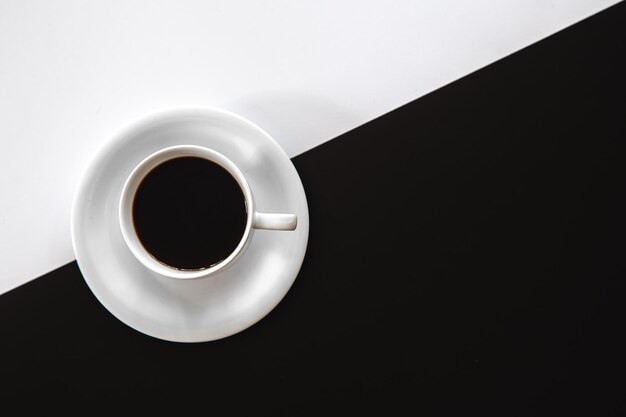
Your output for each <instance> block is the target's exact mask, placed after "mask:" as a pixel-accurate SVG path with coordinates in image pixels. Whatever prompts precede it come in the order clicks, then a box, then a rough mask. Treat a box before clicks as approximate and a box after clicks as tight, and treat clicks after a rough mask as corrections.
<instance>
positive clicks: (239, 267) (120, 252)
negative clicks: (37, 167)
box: [72, 109, 309, 342]
mask: <svg viewBox="0 0 626 417" xmlns="http://www.w3.org/2000/svg"><path fill="white" fill-rule="evenodd" d="M182 144H188V145H200V146H206V147H208V148H211V149H214V150H216V151H218V152H220V153H222V154H223V155H225V156H226V157H227V158H229V159H231V160H232V161H233V162H234V163H235V164H236V165H237V166H238V167H239V169H240V170H241V171H242V172H243V174H244V175H245V177H246V179H247V180H248V183H249V184H250V188H251V189H252V193H253V195H254V198H255V202H256V205H257V207H258V210H259V211H263V212H275V213H295V214H296V215H297V216H298V227H297V229H296V230H295V231H294V232H276V231H265V230H257V231H256V232H255V233H254V236H253V237H252V241H251V242H250V246H249V247H248V250H247V251H246V252H245V254H243V255H242V257H241V258H240V259H239V260H238V261H237V262H236V263H235V264H233V265H232V266H231V267H230V268H227V269H226V270H225V271H220V272H218V273H216V275H214V276H210V277H207V278H200V279H196V280H177V279H173V278H167V277H163V276H160V275H156V274H155V273H153V272H151V271H150V270H148V269H146V268H145V267H144V266H143V265H142V264H141V263H140V262H139V261H138V260H137V259H136V258H135V257H134V256H133V255H132V254H131V252H130V250H129V249H128V247H127V246H126V244H125V242H124V240H123V238H122V234H121V230H120V225H119V222H118V204H119V199H120V193H121V191H122V186H123V185H124V181H125V180H126V178H127V177H128V175H129V174H130V172H131V171H132V169H133V168H134V167H135V166H136V165H137V164H138V163H139V162H141V160H142V159H144V158H145V157H147V156H148V155H150V154H152V153H153V152H156V151H158V150H159V149H162V148H165V147H168V146H173V145H182ZM308 235H309V213H308V208H307V202H306V196H305V194H304V189H303V187H302V182H301V181H300V177H299V176H298V173H297V172H296V169H295V168H294V166H293V164H292V163H291V160H290V159H289V157H288V156H287V155H286V154H285V152H284V151H283V150H282V148H281V147H280V146H279V145H278V144H277V143H276V142H274V140H273V139H272V138H271V137H270V136H269V135H268V134H267V133H265V132H264V131H263V130H261V129H260V128H259V127H257V126H255V125H254V124H252V123H250V122H249V121H247V120H245V119H243V118H241V117H239V116H237V115H234V114H232V113H228V112H224V111H218V110H211V109H181V110H174V111H167V112H161V113H158V114H156V115H153V116H150V117H148V118H146V119H144V120H141V121H140V122H138V123H136V124H134V125H132V126H130V127H128V128H127V129H125V130H124V131H123V132H121V133H120V134H118V135H117V137H116V138H115V139H114V140H112V141H111V142H110V143H108V144H107V145H106V146H105V147H104V148H103V149H102V150H101V151H100V152H99V153H98V154H97V155H96V157H95V158H94V160H93V161H92V162H91V163H90V165H89V166H88V168H87V170H86V172H85V173H84V175H83V177H82V179H81V182H80V185H79V187H78V190H77V192H76V195H75V199H74V205H73V208H72V242H73V245H74V252H75V254H76V260H77V261H78V265H79V267H80V269H81V271H82V274H83V276H84V278H85V281H86V282H87V284H88V285H89V288H91V290H92V291H93V293H94V294H95V296H96V297H97V298H98V300H100V302H101V303H102V304H103V305H104V306H105V307H106V308H107V309H108V310H109V311H110V312H111V313H112V314H113V315H114V316H115V317H117V318H118V319H120V320H121V321H122V322H124V323H126V324H127V325H129V326H130V327H132V328H134V329H136V330H138V331H140V332H143V333H145V334H148V335H150V336H154V337H157V338H160V339H165V340H171V341H177V342H203V341H209V340H215V339H220V338H223V337H226V336H230V335H232V334H234V333H237V332H240V331H242V330H244V329H246V328H247V327H249V326H251V325H252V324H254V323H256V322H257V321H259V320H260V319H261V318H263V317H264V316H265V315H266V314H268V313H269V312H270V311H271V310H272V309H273V308H274V307H275V306H276V305H277V304H278V303H279V302H280V301H281V300H282V298H283V297H284V296H285V294H286V293H287V291H288V290H289V288H290V287H291V285H292V284H293V282H294V280H295V279H296V276H297V275H298V271H299V270H300V266H301V265H302V261H303V259H304V254H305V251H306V246H307V240H308Z"/></svg>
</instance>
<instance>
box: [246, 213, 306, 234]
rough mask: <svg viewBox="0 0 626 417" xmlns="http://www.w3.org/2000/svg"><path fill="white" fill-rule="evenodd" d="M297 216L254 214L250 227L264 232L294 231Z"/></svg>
mask: <svg viewBox="0 0 626 417" xmlns="http://www.w3.org/2000/svg"><path fill="white" fill-rule="evenodd" d="M297 225H298V216H296V215H295V214H281V213H259V212H255V213H254V217H253V221H252V227H254V228H255V229H264V230H296V226H297Z"/></svg>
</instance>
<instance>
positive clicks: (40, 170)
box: [0, 0, 617, 293]
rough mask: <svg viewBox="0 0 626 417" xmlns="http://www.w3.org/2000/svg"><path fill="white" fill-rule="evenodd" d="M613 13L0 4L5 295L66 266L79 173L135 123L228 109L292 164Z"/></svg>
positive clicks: (504, 4)
mask: <svg viewBox="0 0 626 417" xmlns="http://www.w3.org/2000/svg"><path fill="white" fill-rule="evenodd" d="M614 3H617V1H614V0H553V1H548V0H472V1H467V0H421V1H416V0H407V1H399V0H394V1H382V0H381V1H364V0H350V1H293V0H291V1H288V0H281V1H232V0H230V1H215V0H213V1H194V0H172V1H153V0H150V1H147V0H145V1H111V0H107V1H105V0H102V1H86V0H76V1H68V0H57V1H45V0H41V1H25V0H0V145H1V148H0V149H1V150H0V293H2V292H5V291H7V290H9V289H11V288H14V287H15V286H17V285H19V284H22V283H24V282H26V281H28V280H30V279H33V278H36V277H37V276H39V275H41V274H44V273H46V272H48V271H50V270H52V269H54V268H56V267H58V266H61V265H63V264H65V263H67V262H69V261H71V260H72V259H73V253H72V249H71V242H70V226H69V219H70V205H71V200H72V195H73V192H74V187H75V185H76V184H77V181H78V178H79V176H80V173H81V171H82V170H83V168H84V166H85V164H86V163H87V162H88V161H89V158H90V157H91V156H92V155H93V154H94V152H96V151H97V149H98V148H99V147H100V146H101V145H102V144H103V143H104V142H105V141H106V140H107V139H108V138H109V137H110V136H111V135H112V134H113V133H114V132H115V131H117V130H118V129H120V128H121V127H122V126H124V125H125V124H127V123H129V122H130V121H132V120H133V119H135V118H137V117H139V116H142V115H144V114H145V113H148V112H151V111H154V110H157V109H163V108H169V107H176V106H190V105H193V106H199V105H200V106H202V105H207V106H217V107H224V108H227V109H229V110H232V111H235V112H238V113H240V114H242V115H243V116H245V117H248V118H249V119H251V120H252V121H254V122H256V123H257V124H259V125H260V126H261V127H263V128H264V129H266V130H267V131H268V132H269V133H270V134H272V135H273V136H274V137H275V139H276V140H277V141H278V142H279V143H280V144H281V145H282V146H283V147H284V148H285V150H286V151H287V153H288V154H290V155H291V156H295V155H297V154H299V153H301V152H303V151H305V150H307V149H309V148H311V147H313V146H315V145H317V144H320V143H322V142H324V141H326V140H328V139H331V138H333V137H335V136H337V135H339V134H341V133H343V132H345V131H347V130H349V129H352V128H354V127H356V126H358V125H360V124H362V123H364V122H366V121H368V120H371V119H373V118H375V117H377V116H379V115H381V114H383V113H385V112H388V111H390V110H392V109H394V108H396V107H398V106H400V105H402V104H404V103H406V102H409V101H411V100H413V99H415V98H417V97H419V96H422V95H424V94H425V93H428V92H430V91H432V90H434V89H436V88H438V87H441V86H443V85H445V84H447V83H449V82H451V81H453V80H455V79H458V78H459V77H461V76H463V75H466V74H468V73H470V72H472V71H474V70H476V69H479V68H480V67H483V66H485V65H487V64H489V63H491V62H493V61H495V60H497V59H499V58H502V57H504V56H506V55H508V54H510V53H512V52H514V51H516V50H518V49H520V48H522V47H524V46H527V45H529V44H531V43H533V42H535V41H537V40H539V39H541V38H543V37H546V36H548V35H550V34H552V33H554V32H556V31H558V30H560V29H562V28H564V27H566V26H569V25H571V24H573V23H575V22H577V21H579V20H581V19H583V18H585V17H588V16H590V15H591V14H593V13H595V12H597V11H599V10H601V9H603V8H605V7H607V6H609V5H611V4H614ZM381 143H383V144H384V138H381Z"/></svg>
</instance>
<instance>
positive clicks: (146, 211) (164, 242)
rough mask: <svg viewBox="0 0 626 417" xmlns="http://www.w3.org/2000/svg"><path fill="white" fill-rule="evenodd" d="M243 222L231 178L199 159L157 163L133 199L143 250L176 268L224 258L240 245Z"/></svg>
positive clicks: (240, 202)
mask: <svg viewBox="0 0 626 417" xmlns="http://www.w3.org/2000/svg"><path fill="white" fill-rule="evenodd" d="M246 221H247V212H246V202H245V199H244V195H243V192H242V190H241V188H240V187H239V184H238V183H237V180H235V178H233V176H232V175H231V174H230V173H229V172H228V171H226V170H225V169H224V168H222V167H221V166H220V165H218V164H216V163H214V162H211V161H209V160H206V159H203V158H197V157H180V158H175V159H170V160H168V161H165V162H163V163H162V164H160V165H158V166H157V167H155V168H154V169H152V171H150V172H149V173H148V174H147V175H146V176H145V177H144V179H143V181H142V182H141V184H140V185H139V188H138V189H137V192H136V194H135V197H134V200H133V224H134V226H135V230H136V232H137V236H138V237H139V240H140V241H141V243H142V244H143V246H144V247H145V249H146V250H147V251H148V252H149V253H150V254H151V255H152V256H153V257H154V258H155V259H156V260H158V261H159V262H161V263H163V264H165V265H168V266H170V267H173V268H176V269H181V270H197V269H205V268H209V267H211V266H213V265H216V264H218V263H220V262H221V261H223V260H224V259H226V258H227V257H228V256H229V255H230V254H231V253H232V252H233V251H234V250H235V248H236V247H237V245H238V244H239V242H240V241H241V238H242V236H243V234H244V231H245V228H246Z"/></svg>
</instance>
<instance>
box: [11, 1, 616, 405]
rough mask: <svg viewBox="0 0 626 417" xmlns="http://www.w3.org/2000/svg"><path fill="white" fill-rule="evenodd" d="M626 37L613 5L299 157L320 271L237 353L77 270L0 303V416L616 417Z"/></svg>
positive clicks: (233, 340)
mask: <svg viewBox="0 0 626 417" xmlns="http://www.w3.org/2000/svg"><path fill="white" fill-rule="evenodd" d="M625 17H626V16H625V7H624V5H622V4H620V5H618V6H615V7H613V8H611V9H609V10H607V11H605V12H602V13H600V14H599V15H596V16H594V17H592V18H590V19H588V20H586V21H583V22H581V23H579V24H577V25H575V26H573V27H571V28H568V29H566V30H565V31H563V32H561V33H558V34H556V35H554V36H552V37H550V38H548V39H546V40H544V41H541V42H539V43H538V44H535V45H533V46H531V47H529V48H526V49H525V50H523V51H521V52H518V53H516V54H514V55H512V56H509V57H507V58H506V59H504V60H502V61H499V62H497V63H495V64H492V65H490V66H488V67H486V68H484V69H482V70H480V71H478V72H476V73H474V74H472V75H470V76H467V77H465V78H463V79H461V80H459V81H457V82H455V83H452V84H450V85H448V86H446V87H445V88H442V89H440V90H438V91H436V92H434V93H431V94H429V95H428V96H425V97H423V98H421V99H419V100H416V101H415V102H412V103H410V104H408V105H406V106H404V107H402V108H400V109H397V110H395V111H393V112H391V113H389V114H387V115H384V116H382V117H381V118H379V119H376V120H374V121H372V122H370V123H368V124H366V125H364V126H361V127H359V128H357V129H355V130H353V131H351V132H349V133H347V134H345V135H342V136H341V137H339V138H336V139H334V140H332V141H331V142H329V143H326V144H324V145H322V146H319V147H317V148H315V149H313V150H311V151H309V152H306V153H304V154H302V155H300V156H298V157H296V158H294V160H293V161H294V164H295V165H296V168H297V169H298V171H299V173H300V175H301V177H302V180H303V183H304V186H305V190H306V192H307V197H308V200H309V205H310V216H311V234H310V242H309V248H308V252H307V256H306V259H305V262H304V265H303V267H302V271H301V273H300V275H299V277H298V279H297V280H296V282H295V284H294V286H293V287H292V289H291V291H290V292H289V294H288V295H287V296H286V298H285V299H284V300H283V302H282V303H281V304H280V305H279V306H278V307H277V308H276V309H275V310H274V311H273V312H272V313H271V314H270V315H269V316H268V317H266V318H265V319H263V320H262V321H261V322H259V323H258V324H257V325H255V326H253V327H251V328H250V329H248V330H246V331H244V332H242V333H239V334H237V335H234V336H232V337H229V338H226V339H223V340H219V341H215V342H209V343H201V344H177V343H170V342H165V341H161V340H157V339H153V338H151V337H148V336H145V335H143V334H140V333H138V332H136V331H134V330H132V329H130V328H128V327H127V326H125V325H124V324H122V323H121V322H119V321H118V320H117V319H115V318H114V317H113V316H112V315H110V314H109V313H108V312H107V311H106V310H105V309H104V308H103V307H102V306H101V305H100V304H99V303H98V302H97V301H96V299H95V298H94V297H93V295H92V294H91V292H90V291H89V289H88V288H87V286H86V285H85V283H84V282H83V279H82V277H81V275H80V272H79V270H78V268H77V266H76V263H71V264H69V265H67V266H64V267H62V268H60V269H58V270H56V271H53V272H51V273H49V274H47V275H45V276H43V277H41V278H39V279H37V280H35V281H33V282H31V283H28V284H26V285H24V286H22V287H20V288H17V289H16V290H13V291H11V292H9V293H7V294H4V295H2V296H0V358H1V360H2V366H1V369H0V379H1V383H0V384H1V387H0V388H1V389H0V400H1V401H2V402H1V403H0V404H2V405H1V406H2V407H3V409H5V410H6V409H7V407H8V404H9V403H15V404H17V405H18V406H20V407H21V409H22V410H26V409H28V408H30V407H33V406H42V405H43V406H45V407H48V408H49V409H50V410H52V409H53V408H62V409H66V408H82V409H83V411H84V412H85V413H88V414H94V413H97V412H99V411H109V412H113V413H116V414H120V413H122V414H121V415H125V414H126V413H130V412H131V411H133V410H139V411H143V412H152V413H155V412H157V413H158V412H167V411H169V410H172V411H175V412H176V413H177V414H181V413H182V412H187V411H192V410H195V411H198V412H200V413H203V414H209V413H216V412H218V411H219V412H222V413H224V412H226V413H230V414H239V413H241V414H261V415H265V414H274V415H282V414H286V415H304V414H311V415H320V414H322V415H324V414H339V413H344V414H347V413H351V414H352V413H354V414H356V413H359V414H388V415H397V414H402V415H450V414H452V413H454V414H461V413H462V414H465V415H467V414H469V415H484V414H499V415H520V416H521V415H523V416H529V415H555V414H565V413H567V414H578V415H624V413H625V412H626V401H625V395H624V393H625V388H626V384H625V383H624V379H625V378H626V374H625V373H624V371H625V370H626V367H625V366H624V365H625V361H624V354H625V352H626V351H625V350H624V348H625V347H626V344H625V343H624V341H623V339H624V338H623V332H624V317H625V313H626V308H625V307H624V306H625V300H626V282H625V275H626V267H625V259H626V258H625V256H624V253H625V249H626V221H625V219H624V215H625V213H626V199H625V197H624V193H625V190H626V187H625V186H626V169H625V167H624V162H623V161H624V158H625V156H626V153H625V152H624V151H625V145H624V139H625V135H626V105H625V99H626V85H625V83H624V74H626V65H625V64H624V61H623V59H622V58H623V56H624V52H625V49H624V48H625V45H626V42H625V41H626V24H625V22H626V19H625ZM495 35H496V34H494V36H495ZM33 256H37V254H33Z"/></svg>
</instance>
